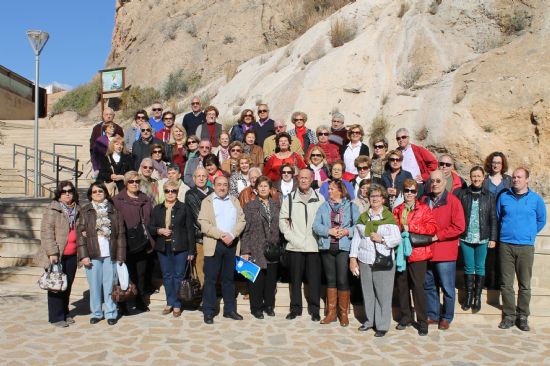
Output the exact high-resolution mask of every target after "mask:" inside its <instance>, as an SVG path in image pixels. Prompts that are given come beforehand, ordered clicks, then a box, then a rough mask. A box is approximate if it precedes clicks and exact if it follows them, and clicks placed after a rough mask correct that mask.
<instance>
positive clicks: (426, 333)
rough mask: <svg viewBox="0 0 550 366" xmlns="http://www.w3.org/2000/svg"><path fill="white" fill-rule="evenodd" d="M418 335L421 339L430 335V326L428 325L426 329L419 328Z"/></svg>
mask: <svg viewBox="0 0 550 366" xmlns="http://www.w3.org/2000/svg"><path fill="white" fill-rule="evenodd" d="M418 335H419V336H421V337H424V336H427V335H428V325H427V324H426V326H425V327H418Z"/></svg>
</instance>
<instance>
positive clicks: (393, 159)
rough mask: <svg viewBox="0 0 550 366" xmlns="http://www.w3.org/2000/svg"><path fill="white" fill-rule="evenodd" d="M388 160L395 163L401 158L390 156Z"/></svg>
mask: <svg viewBox="0 0 550 366" xmlns="http://www.w3.org/2000/svg"><path fill="white" fill-rule="evenodd" d="M388 160H389V161H391V162H392V163H395V162H396V161H401V159H399V158H389V159H388Z"/></svg>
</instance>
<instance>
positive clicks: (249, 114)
mask: <svg viewBox="0 0 550 366" xmlns="http://www.w3.org/2000/svg"><path fill="white" fill-rule="evenodd" d="M255 122H256V117H254V111H253V110H252V109H245V110H243V111H242V112H241V117H240V118H239V121H238V122H237V124H236V125H235V126H233V127H232V128H231V135H230V139H231V141H240V142H244V133H245V132H246V131H249V130H251V129H252V128H253V127H254V126H253V124H254V123H255Z"/></svg>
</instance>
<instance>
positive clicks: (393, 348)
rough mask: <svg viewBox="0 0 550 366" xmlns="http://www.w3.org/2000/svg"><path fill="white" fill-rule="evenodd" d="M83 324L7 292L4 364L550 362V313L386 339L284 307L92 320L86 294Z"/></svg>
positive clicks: (477, 320)
mask: <svg viewBox="0 0 550 366" xmlns="http://www.w3.org/2000/svg"><path fill="white" fill-rule="evenodd" d="M72 300H73V301H74V302H73V305H72V308H73V311H74V313H75V314H76V315H75V320H76V324H74V325H71V326H70V327H69V328H65V329H58V328H54V327H52V326H51V325H49V324H48V323H47V320H46V319H47V304H46V295H45V294H28V295H20V294H17V293H16V292H11V291H3V292H2V293H1V294H0V344H1V345H2V346H1V347H0V360H1V361H0V362H1V363H2V364H3V365H39V364H40V365H43V364H55V365H77V364H78V365H83V364H86V365H113V364H118V365H129V364H131V365H151V364H153V363H155V364H157V365H243V364H254V365H276V366H280V365H295V364H297V365H315V366H322V365H373V364H374V365H377V366H378V365H419V364H422V365H502V364H504V363H506V364H507V365H542V364H550V319H549V318H546V317H537V318H535V317H533V318H532V319H531V326H532V328H533V329H532V331H531V332H527V333H524V332H521V331H519V330H518V329H515V328H514V329H511V330H500V329H498V328H497V324H498V321H499V316H497V315H471V314H458V315H457V317H456V319H455V322H453V324H452V326H451V329H449V330H447V331H439V330H437V327H433V326H432V327H430V334H429V336H428V337H418V336H417V334H416V331H415V330H414V329H407V330H405V331H397V330H393V328H392V330H391V331H390V332H389V333H388V334H387V335H386V337H384V338H374V337H373V332H366V333H363V332H358V331H357V326H358V325H359V323H358V322H357V321H356V320H353V321H352V323H351V325H350V326H349V327H348V328H342V327H340V326H339V325H338V324H336V323H334V324H331V325H320V324H318V323H313V322H311V321H310V320H309V317H307V316H302V317H300V318H297V319H296V320H293V321H288V320H286V319H285V318H284V317H285V315H286V312H285V311H284V310H283V308H281V307H278V309H277V315H276V317H275V318H267V317H266V319H264V320H256V319H254V318H253V317H252V316H251V315H250V314H249V311H248V309H247V308H246V307H245V306H242V305H241V306H240V309H239V311H240V313H241V314H242V315H243V316H244V317H245V320H244V321H233V320H229V319H225V318H223V317H221V316H218V317H216V318H215V323H214V325H213V326H207V325H205V324H203V322H202V314H201V313H199V312H197V311H189V312H184V314H183V316H182V317H181V318H179V319H174V318H173V317H172V316H171V315H170V316H162V315H160V312H161V310H162V307H163V303H162V301H153V303H152V305H151V312H148V313H141V314H135V315H130V316H127V317H123V318H122V319H120V321H119V323H118V324H117V325H116V326H109V325H107V323H106V322H105V321H102V322H100V323H99V324H97V325H90V324H89V314H88V313H89V311H88V304H87V301H86V300H83V299H81V298H79V297H76V296H75V297H73V299H72Z"/></svg>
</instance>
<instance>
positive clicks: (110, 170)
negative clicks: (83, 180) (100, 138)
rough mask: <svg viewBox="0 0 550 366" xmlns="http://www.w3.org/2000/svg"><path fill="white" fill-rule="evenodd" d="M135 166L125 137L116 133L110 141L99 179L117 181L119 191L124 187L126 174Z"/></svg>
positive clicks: (106, 181) (109, 181) (101, 180)
mask: <svg viewBox="0 0 550 366" xmlns="http://www.w3.org/2000/svg"><path fill="white" fill-rule="evenodd" d="M133 166H134V162H133V160H132V155H130V154H129V153H128V151H127V150H126V145H125V144H124V138H123V137H121V136H118V135H116V136H114V137H113V138H112V140H111V141H110V142H109V148H108V149H107V155H105V157H104V158H103V160H102V162H101V168H100V169H99V175H98V177H97V180H98V181H100V182H105V183H111V182H115V183H116V186H117V188H118V191H121V190H122V189H123V188H124V174H126V172H127V171H130V170H132V167H133Z"/></svg>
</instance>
